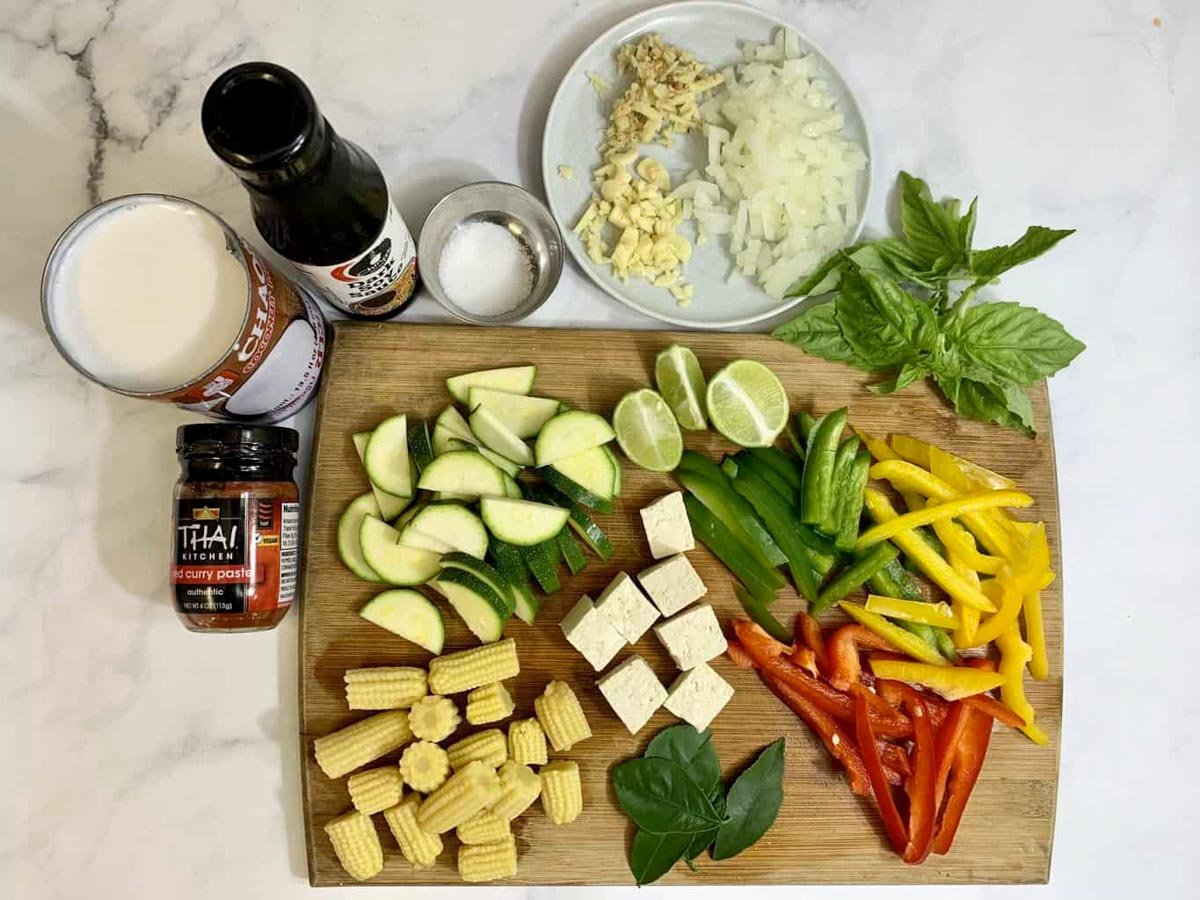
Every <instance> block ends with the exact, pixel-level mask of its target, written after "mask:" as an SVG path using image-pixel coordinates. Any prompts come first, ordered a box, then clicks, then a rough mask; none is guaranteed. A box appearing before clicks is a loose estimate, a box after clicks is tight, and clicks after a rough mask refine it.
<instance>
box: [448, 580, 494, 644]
mask: <svg viewBox="0 0 1200 900" xmlns="http://www.w3.org/2000/svg"><path fill="white" fill-rule="evenodd" d="M433 584H434V587H436V588H437V589H438V591H439V592H440V593H441V594H442V596H444V597H445V598H446V599H447V600H449V601H450V605H451V606H453V607H454V611H455V612H456V613H458V615H459V618H461V619H462V620H463V622H464V623H465V624H466V626H467V627H468V628H469V629H471V633H472V634H473V635H475V637H477V638H479V640H481V641H483V642H484V643H485V644H488V643H491V642H492V641H498V640H500V637H501V635H503V634H504V623H505V621H506V620H507V619H508V616H509V610H508V604H507V603H506V602H505V601H504V600H502V599H501V597H500V595H499V594H497V593H496V592H495V591H494V590H492V589H491V587H489V586H488V584H487V583H486V582H485V581H484V580H483V579H481V578H479V577H477V576H475V575H472V574H471V573H470V572H464V571H463V570H462V569H444V570H443V571H442V573H441V575H439V576H438V578H437V580H436V581H434V582H433Z"/></svg>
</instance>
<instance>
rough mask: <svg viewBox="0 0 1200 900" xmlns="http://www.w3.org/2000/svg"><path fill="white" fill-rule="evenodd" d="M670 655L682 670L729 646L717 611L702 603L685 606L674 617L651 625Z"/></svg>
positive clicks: (723, 650) (696, 664)
mask: <svg viewBox="0 0 1200 900" xmlns="http://www.w3.org/2000/svg"><path fill="white" fill-rule="evenodd" d="M654 633H655V634H657V635H658V639H659V640H660V641H662V645H663V646H664V647H666V649H667V652H668V653H669V654H671V659H673V660H675V665H677V666H678V667H679V668H680V669H682V670H683V671H684V672H687V671H689V670H691V669H694V668H696V666H698V665H700V663H706V662H708V661H709V660H710V659H712V658H713V657H716V656H720V655H721V654H722V653H724V652H725V648H726V647H727V646H728V645H727V644H726V643H725V635H724V634H723V633H722V632H721V625H720V623H719V622H717V614H716V613H715V612H713V608H712V607H711V606H710V605H709V604H707V603H705V604H703V605H701V606H693V607H692V608H691V609H687V610H684V611H683V612H681V613H680V614H679V615H677V616H675V618H673V619H667V621H665V622H662V623H661V624H658V625H655V626H654Z"/></svg>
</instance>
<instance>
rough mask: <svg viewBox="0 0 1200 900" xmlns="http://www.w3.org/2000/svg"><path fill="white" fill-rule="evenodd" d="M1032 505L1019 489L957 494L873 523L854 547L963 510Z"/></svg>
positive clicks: (873, 542)
mask: <svg viewBox="0 0 1200 900" xmlns="http://www.w3.org/2000/svg"><path fill="white" fill-rule="evenodd" d="M1032 505H1033V498H1032V497H1030V496H1029V495H1028V494H1022V493H1021V492H1020V491H986V492H984V493H981V494H967V495H965V496H962V497H956V498H955V499H953V500H947V501H945V502H944V503H938V504H937V505H936V506H926V507H925V508H924V509H916V510H913V511H912V512H907V513H905V514H904V515H902V516H899V517H898V518H895V519H892V520H891V521H890V522H885V523H883V524H881V525H876V526H875V527H874V528H868V529H867V530H866V531H865V532H863V533H862V534H861V535H860V536H859V538H858V542H857V543H856V544H855V545H854V549H855V550H859V551H862V550H866V549H867V548H868V547H873V546H874V545H875V544H878V543H880V542H881V541H886V540H888V539H889V538H891V537H892V536H893V535H895V534H898V533H900V532H901V531H910V530H912V529H913V528H920V527H921V526H922V525H932V524H933V523H934V522H939V521H942V520H945V519H956V518H958V517H960V516H962V515H963V514H965V513H972V512H975V511H977V510H983V509H996V508H997V507H1005V508H1008V509H1022V508H1024V507H1026V506H1032Z"/></svg>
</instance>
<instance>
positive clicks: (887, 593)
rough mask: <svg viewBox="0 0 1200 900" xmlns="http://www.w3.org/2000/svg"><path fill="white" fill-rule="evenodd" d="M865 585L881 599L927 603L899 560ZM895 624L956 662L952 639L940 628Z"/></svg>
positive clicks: (956, 655)
mask: <svg viewBox="0 0 1200 900" xmlns="http://www.w3.org/2000/svg"><path fill="white" fill-rule="evenodd" d="M867 584H868V585H869V586H870V588H871V590H872V591H873V592H874V593H876V594H879V595H880V596H883V597H898V598H899V599H901V600H916V601H919V602H921V603H925V602H928V601H927V600H926V599H925V596H924V595H923V594H922V593H921V591H920V590H919V589H918V588H917V585H916V582H914V581H913V580H912V577H911V576H910V575H909V574H908V570H907V569H905V568H904V566H903V565H901V563H900V561H899V560H893V561H892V562H890V563H888V564H887V565H886V566H884V567H883V568H882V569H880V570H879V571H878V572H876V573H875V574H874V575H872V576H871V577H870V578H869V579H868V580H867ZM896 624H897V625H899V626H900V627H901V628H903V629H904V630H905V631H908V632H910V633H912V634H915V635H916V636H917V637H919V638H920V639H921V640H923V641H924V642H925V643H927V644H929V645H930V646H931V647H936V648H937V651H938V653H940V654H942V656H944V657H946V659H948V660H950V661H951V662H957V661H958V650H957V649H955V646H954V640H953V638H951V637H950V635H949V634H947V633H946V632H945V631H943V630H942V629H941V628H934V627H933V626H932V625H926V624H925V623H923V622H905V621H900V620H898V621H897V622H896Z"/></svg>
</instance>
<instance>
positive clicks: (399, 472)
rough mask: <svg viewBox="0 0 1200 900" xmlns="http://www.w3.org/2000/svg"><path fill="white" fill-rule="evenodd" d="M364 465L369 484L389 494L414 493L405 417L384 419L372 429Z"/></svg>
mask: <svg viewBox="0 0 1200 900" xmlns="http://www.w3.org/2000/svg"><path fill="white" fill-rule="evenodd" d="M363 465H364V466H366V469H367V475H368V477H369V478H370V479H371V483H372V484H376V485H378V486H379V487H381V488H382V489H383V490H385V491H387V492H388V493H389V494H399V495H400V496H401V497H411V496H412V495H413V479H412V467H411V466H410V464H409V461H408V416H405V415H399V416H392V417H391V418H390V419H384V420H383V421H382V422H380V423H379V425H378V426H377V427H376V428H375V430H374V431H372V432H371V439H370V440H369V441H367V449H366V450H365V451H364V452H363Z"/></svg>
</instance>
